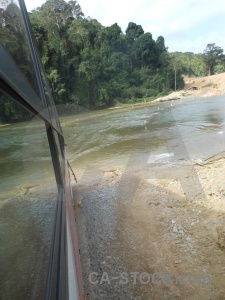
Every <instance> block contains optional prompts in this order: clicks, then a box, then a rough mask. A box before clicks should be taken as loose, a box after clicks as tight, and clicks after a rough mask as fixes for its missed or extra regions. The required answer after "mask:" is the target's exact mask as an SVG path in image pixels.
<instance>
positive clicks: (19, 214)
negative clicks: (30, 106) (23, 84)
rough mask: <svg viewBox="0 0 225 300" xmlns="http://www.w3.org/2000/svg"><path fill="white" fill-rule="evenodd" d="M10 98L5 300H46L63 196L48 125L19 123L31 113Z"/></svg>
mask: <svg viewBox="0 0 225 300" xmlns="http://www.w3.org/2000/svg"><path fill="white" fill-rule="evenodd" d="M0 96H1V97H2V99H3V96H2V95H0ZM1 97H0V98H1ZM4 99H5V103H6V106H5V107H4V109H2V106H1V110H0V115H1V123H0V189H1V195H0V241H1V243H0V291H1V299H44V297H45V291H46V283H47V274H48V263H49V255H50V246H51V239H52V233H53V225H54V218H55V208H56V207H55V206H56V197H57V188H56V185H55V178H54V172H53V167H52V161H51V156H50V152H49V146H48V141H47V137H46V131H45V126H44V123H43V121H41V120H39V119H37V118H34V119H33V120H32V121H29V122H27V121H23V122H17V123H13V122H15V121H18V120H19V117H18V116H21V115H24V116H25V115H26V114H28V113H27V112H26V111H25V110H24V111H23V109H22V108H20V109H19V108H18V106H17V105H16V104H14V103H13V102H11V100H8V99H6V97H5V96H4Z"/></svg>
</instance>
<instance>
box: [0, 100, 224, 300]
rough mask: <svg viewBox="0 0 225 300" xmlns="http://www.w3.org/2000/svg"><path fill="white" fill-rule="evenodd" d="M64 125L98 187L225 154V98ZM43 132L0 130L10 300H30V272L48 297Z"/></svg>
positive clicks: (52, 191)
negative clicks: (116, 173)
mask: <svg viewBox="0 0 225 300" xmlns="http://www.w3.org/2000/svg"><path fill="white" fill-rule="evenodd" d="M61 123H62V129H63V132H64V135H65V141H66V144H67V156H68V160H69V161H70V163H71V165H72V167H73V169H74V171H75V173H76V176H77V179H78V183H83V184H84V185H85V183H87V182H88V184H90V181H91V180H92V181H94V180H95V179H96V178H98V180H99V176H102V175H101V174H104V173H102V172H100V171H106V170H114V169H116V168H120V169H121V170H123V171H125V170H126V169H127V168H129V170H131V169H133V170H135V168H137V167H138V168H139V169H140V168H146V167H151V166H152V165H160V164H161V165H162V164H165V163H166V164H169V163H170V162H173V163H174V162H177V163H187V162H190V161H193V160H197V161H201V160H204V159H207V158H208V157H211V156H213V155H217V154H219V153H222V152H223V151H224V150H225V138H224V135H225V101H224V96H218V97H210V98H198V99H197V98H195V99H181V100H177V101H169V102H165V103H154V104H151V105H147V106H144V105H143V106H132V105H131V106H129V107H128V108H114V109H107V110H100V111H93V112H85V113H81V114H77V115H71V116H63V117H61ZM42 126H43V125H42V123H41V122H39V121H38V120H33V121H32V122H24V123H18V124H12V125H4V126H3V125H1V126H0V141H1V144H0V153H1V155H0V188H1V197H0V214H1V221H0V227H1V232H2V233H1V237H0V238H1V241H2V243H1V247H0V253H1V260H0V264H1V271H0V272H1V274H0V276H1V278H3V277H4V274H6V273H7V272H9V270H10V272H9V276H8V277H7V276H6V277H5V281H4V283H2V282H0V283H1V285H2V286H1V288H3V289H4V290H5V294H4V295H5V299H13V298H15V297H17V299H24V294H23V289H24V286H26V285H27V280H26V278H27V276H30V274H29V272H33V275H32V276H33V278H34V280H33V281H32V280H30V281H29V282H30V285H31V290H33V287H32V284H34V285H35V286H36V292H35V291H33V293H36V296H37V295H38V297H39V299H41V298H42V295H43V293H44V289H40V290H39V291H38V287H40V286H42V285H43V282H44V281H45V279H46V277H45V276H47V263H48V262H47V260H46V257H48V253H49V249H50V243H51V234H52V230H51V228H52V226H53V216H54V209H55V201H54V199H55V195H56V188H55V187H54V175H53V168H52V165H51V159H50V154H49V149H48V143H47V138H46V136H45V132H44V128H43V127H42ZM128 188H129V187H128ZM42 200H45V201H42ZM24 212H27V213H24ZM98 217H99V216H97V215H96V218H97V219H98ZM12 220H13V222H12ZM46 228H47V229H46ZM93 242H94V241H93ZM24 245H26V247H24ZM18 253H19V255H18ZM40 253H41V254H40ZM3 257H4V259H3ZM16 257H17V258H16ZM18 257H19V258H18ZM24 257H25V260H26V267H25V268H24V269H23V267H21V262H23V263H24ZM34 257H35V259H34ZM16 259H20V260H21V261H20V263H16V268H14V269H13V268H12V265H14V266H15V261H16ZM31 263H32V268H31V270H30V271H29V272H27V270H29V269H28V265H31ZM23 265H24V264H23ZM40 265H41V266H42V273H43V272H45V275H44V276H42V275H40V272H39V271H38V270H39V268H40ZM21 268H22V269H21ZM10 282H11V283H10ZM17 282H19V284H18V285H17V288H12V286H15V284H16V283H17ZM32 282H33V283H32ZM26 296H27V295H26Z"/></svg>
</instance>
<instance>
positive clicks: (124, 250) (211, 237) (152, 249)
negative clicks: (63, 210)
mask: <svg viewBox="0 0 225 300" xmlns="http://www.w3.org/2000/svg"><path fill="white" fill-rule="evenodd" d="M205 163H206V164H205V165H202V164H198V163H197V164H193V163H191V162H188V163H187V165H186V166H185V165H183V166H181V165H171V164H170V165H161V166H160V165H158V166H157V165H155V166H153V167H151V168H148V167H143V166H142V165H141V164H140V165H138V164H136V165H135V166H134V167H132V168H128V169H127V168H126V169H125V170H124V169H122V168H119V167H118V168H115V169H114V170H99V172H98V175H97V176H95V180H94V181H93V179H92V180H91V179H90V178H91V176H90V177H86V178H85V176H84V178H83V182H81V183H80V186H78V189H77V191H78V192H77V193H78V197H79V198H80V201H81V203H80V204H79V205H78V206H76V214H77V219H78V225H79V226H78V227H79V235H80V243H81V259H82V265H83V270H84V279H85V289H86V291H87V292H88V294H89V298H88V299H224V294H225V286H224V281H225V255H224V254H225V253H224V247H225V232H224V228H225V196H224V192H225V182H224V175H223V174H224V164H225V160H224V159H223V158H220V157H219V158H218V159H216V160H212V161H211V162H209V161H208V162H205ZM184 169H185V172H184ZM101 172H102V174H101ZM193 172H195V174H196V175H197V177H198V179H199V181H200V183H201V191H199V189H195V188H194V186H193V181H192V180H190V177H191V178H192V177H193ZM95 174H96V172H95ZM159 174H160V175H159ZM92 178H93V177H92ZM184 186H185V187H184ZM184 190H185V191H188V190H189V191H190V194H189V195H188V194H187V193H186V192H185V194H184ZM90 272H97V273H98V274H99V278H98V279H99V280H100V279H101V275H102V273H103V272H107V274H108V275H109V277H110V276H111V277H113V276H114V277H115V276H119V275H120V274H121V272H127V273H128V275H129V274H130V273H131V272H138V273H139V274H140V273H142V272H147V273H148V274H154V273H157V272H160V274H162V273H167V274H169V273H172V279H173V281H174V282H173V283H172V284H171V282H170V283H168V282H167V283H165V284H163V282H161V284H159V285H158V284H153V283H151V282H150V283H149V284H141V283H140V281H139V280H137V284H133V278H132V277H129V282H128V283H127V284H126V285H122V284H119V281H115V280H114V281H110V284H108V283H107V282H103V283H102V284H96V285H93V284H91V283H90V281H89V280H88V276H89V274H90ZM160 274H159V275H158V280H160V276H161V275H160ZM180 275H184V276H186V279H187V278H189V277H187V276H189V275H193V276H196V275H207V276H209V277H210V283H209V284H202V285H201V284H200V285H199V284H194V283H192V284H190V283H189V281H187V282H186V284H181V283H180V281H179V279H178V280H177V282H176V279H177V278H180V277H179V276H180ZM161 279H162V278H161Z"/></svg>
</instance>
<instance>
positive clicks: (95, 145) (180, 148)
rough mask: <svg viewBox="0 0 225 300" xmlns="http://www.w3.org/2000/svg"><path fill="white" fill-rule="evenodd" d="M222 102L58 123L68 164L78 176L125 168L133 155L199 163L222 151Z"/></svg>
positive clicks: (199, 101)
mask: <svg viewBox="0 0 225 300" xmlns="http://www.w3.org/2000/svg"><path fill="white" fill-rule="evenodd" d="M224 100H225V99H224V97H211V98H201V99H185V100H178V101H171V102H167V103H163V104H156V105H151V106H147V107H139V108H135V107H133V108H132V107H130V108H129V109H114V110H103V111H97V112H88V113H85V114H82V115H78V116H74V117H73V116H72V117H71V116H70V117H64V118H62V122H63V131H64V134H65V137H66V141H67V144H68V147H67V148H68V149H67V152H68V157H69V160H70V161H71V163H72V165H73V167H74V168H75V170H76V171H77V172H78V173H79V172H80V171H81V174H82V172H83V171H84V169H85V167H90V166H92V167H97V168H104V167H109V166H112V167H113V166H116V165H126V163H127V162H128V159H129V156H130V154H131V153H133V152H134V151H135V154H136V156H139V157H140V159H141V158H142V157H144V156H147V157H148V162H159V161H165V160H168V159H180V160H182V159H183V160H190V159H205V158H207V157H210V156H212V155H215V154H217V153H219V152H221V151H223V150H224V149H225V138H224V137H225V101H224Z"/></svg>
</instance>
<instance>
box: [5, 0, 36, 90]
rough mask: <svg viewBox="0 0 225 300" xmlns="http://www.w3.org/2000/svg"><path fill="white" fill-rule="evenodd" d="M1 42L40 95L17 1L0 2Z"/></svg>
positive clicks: (6, 0)
mask: <svg viewBox="0 0 225 300" xmlns="http://www.w3.org/2000/svg"><path fill="white" fill-rule="evenodd" d="M0 42H1V44H2V45H3V46H4V47H5V48H6V50H7V52H8V53H9V54H10V55H11V57H12V58H13V60H14V62H15V63H16V64H17V65H18V66H19V68H20V71H21V72H22V73H23V75H24V76H25V78H26V79H27V80H28V82H29V83H30V84H31V86H32V87H33V89H34V90H35V91H36V93H37V94H38V95H39V89H38V85H37V81H36V76H35V72H34V66H33V63H32V60H31V54H30V49H29V45H28V42H27V38H26V32H25V28H24V23H23V19H22V14H21V10H20V6H19V3H18V1H16V0H13V1H11V0H10V1H8V0H1V2H0Z"/></svg>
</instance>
